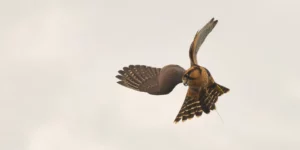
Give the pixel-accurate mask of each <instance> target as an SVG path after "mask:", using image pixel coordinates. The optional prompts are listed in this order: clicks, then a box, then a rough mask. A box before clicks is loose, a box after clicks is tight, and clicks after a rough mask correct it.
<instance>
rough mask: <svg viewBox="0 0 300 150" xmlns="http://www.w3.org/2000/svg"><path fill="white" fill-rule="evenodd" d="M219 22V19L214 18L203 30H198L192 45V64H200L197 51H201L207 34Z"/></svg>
mask: <svg viewBox="0 0 300 150" xmlns="http://www.w3.org/2000/svg"><path fill="white" fill-rule="evenodd" d="M217 23H218V20H214V18H212V19H211V20H210V21H209V22H208V23H207V24H206V25H205V26H204V27H203V28H202V29H201V30H199V31H197V33H196V35H195V37H194V41H193V42H192V44H191V46H190V60H191V66H192V65H195V64H198V61H197V53H198V51H199V48H200V46H201V45H202V43H203V42H204V40H205V38H206V37H207V35H208V34H209V33H210V32H211V31H212V30H213V28H214V27H215V26H216V24H217Z"/></svg>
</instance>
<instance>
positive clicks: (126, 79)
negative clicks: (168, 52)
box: [116, 18, 229, 123]
mask: <svg viewBox="0 0 300 150" xmlns="http://www.w3.org/2000/svg"><path fill="white" fill-rule="evenodd" d="M217 23H218V20H215V19H214V18H212V19H211V20H210V21H209V22H208V23H207V24H206V25H205V26H204V27H203V28H202V29H201V30H198V31H197V33H196V35H195V37H194V40H193V42H192V43H191V45H190V49H189V57H190V63H191V65H190V68H189V69H187V70H185V69H184V68H182V67H181V66H179V65H175V64H170V65H166V66H164V67H162V68H156V67H150V66H145V65H129V66H128V67H124V68H123V69H122V70H119V75H117V76H116V78H118V79H119V81H118V82H117V83H119V84H120V85H123V86H125V87H127V88H131V89H133V90H136V91H140V92H146V93H149V94H151V95H166V94H169V93H170V92H171V91H172V90H173V89H174V88H175V86H176V85H177V84H179V83H183V84H184V85H185V86H188V87H189V88H188V91H187V94H186V97H185V100H184V102H183V104H182V106H181V109H180V110H179V112H178V114H177V116H176V118H175V120H174V123H177V122H179V121H180V120H182V122H184V121H185V120H187V119H192V118H193V117H194V116H197V117H200V116H201V115H202V113H203V112H204V113H206V114H208V113H209V112H210V111H211V110H215V109H216V106H215V104H216V102H217V100H218V97H219V96H221V95H223V94H224V93H227V92H228V91H229V89H228V88H227V87H225V86H222V85H220V84H218V83H217V82H216V81H215V80H214V79H213V77H212V75H211V73H210V72H209V71H208V70H207V69H206V68H205V67H203V66H200V65H199V64H198V61H197V57H196V56H197V53H198V51H199V48H200V46H201V45H202V43H203V42H204V40H205V39H206V37H207V35H208V34H209V33H210V32H211V31H212V30H213V28H214V27H215V26H216V24H217Z"/></svg>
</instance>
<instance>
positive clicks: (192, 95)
mask: <svg viewBox="0 0 300 150" xmlns="http://www.w3.org/2000/svg"><path fill="white" fill-rule="evenodd" d="M202 112H203V110H202V107H201V104H200V100H199V89H198V88H195V89H193V88H191V87H189V89H188V91H187V94H186V96H185V100H184V102H183V104H182V106H181V109H180V110H179V112H178V114H177V116H176V118H175V120H174V123H178V122H179V121H180V120H182V122H184V121H186V120H187V119H192V118H193V117H194V116H195V115H196V116H197V117H200V116H201V115H202Z"/></svg>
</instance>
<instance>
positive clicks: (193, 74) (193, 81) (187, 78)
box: [182, 65, 202, 86]
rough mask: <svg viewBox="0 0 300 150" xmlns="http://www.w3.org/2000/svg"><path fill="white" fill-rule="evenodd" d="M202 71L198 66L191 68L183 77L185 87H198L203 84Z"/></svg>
mask: <svg viewBox="0 0 300 150" xmlns="http://www.w3.org/2000/svg"><path fill="white" fill-rule="evenodd" d="M201 73H202V69H201V68H200V66H198V65H194V66H192V67H191V68H189V69H188V70H187V71H186V72H185V73H184V74H183V76H182V82H183V84H184V85H185V86H187V85H188V86H197V85H198V84H199V82H201Z"/></svg>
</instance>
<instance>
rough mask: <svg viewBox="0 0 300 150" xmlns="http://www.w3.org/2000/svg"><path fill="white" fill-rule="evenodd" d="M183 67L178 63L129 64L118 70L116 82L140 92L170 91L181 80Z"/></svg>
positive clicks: (160, 93)
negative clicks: (159, 64)
mask: <svg viewBox="0 0 300 150" xmlns="http://www.w3.org/2000/svg"><path fill="white" fill-rule="evenodd" d="M184 71H185V70H184V69H183V68H182V67H180V66H178V65H167V66H165V67H163V68H155V67H149V66H144V65H130V66H129V67H124V68H123V70H119V73H120V75H117V76H116V77H117V78H118V79H120V81H118V82H117V83H119V84H121V85H123V86H125V87H127V88H131V89H133V90H136V91H140V92H147V93H149V94H153V95H163V94H168V93H170V92H171V91H172V90H173V89H174V87H175V86H176V85H177V84H178V83H180V82H181V81H182V80H181V78H182V75H183V73H184Z"/></svg>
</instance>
